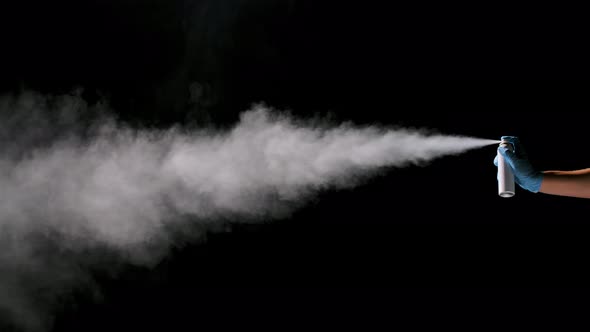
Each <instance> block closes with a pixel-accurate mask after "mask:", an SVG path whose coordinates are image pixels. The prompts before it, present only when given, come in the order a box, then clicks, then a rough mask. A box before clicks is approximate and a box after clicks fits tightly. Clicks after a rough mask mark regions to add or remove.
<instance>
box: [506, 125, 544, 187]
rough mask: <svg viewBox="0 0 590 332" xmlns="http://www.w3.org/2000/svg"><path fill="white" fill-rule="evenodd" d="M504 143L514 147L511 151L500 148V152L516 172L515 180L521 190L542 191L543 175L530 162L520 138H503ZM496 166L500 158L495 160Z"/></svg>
mask: <svg viewBox="0 0 590 332" xmlns="http://www.w3.org/2000/svg"><path fill="white" fill-rule="evenodd" d="M502 140H503V141H507V142H509V143H510V144H512V146H513V147H514V151H510V150H509V149H508V148H506V147H503V146H501V147H499V148H498V151H499V152H500V154H501V155H502V156H504V158H505V160H506V162H507V163H508V165H510V167H511V168H512V171H513V172H514V180H515V182H516V184H518V185H519V186H520V187H521V188H523V189H526V190H528V191H531V192H534V193H537V192H539V190H540V189H541V182H543V173H541V172H539V171H537V170H536V169H535V168H534V167H533V165H531V163H530V162H529V159H528V156H527V154H526V151H525V150H524V147H523V146H522V143H520V140H519V139H518V137H515V136H502ZM494 165H496V166H498V156H496V158H495V159H494Z"/></svg>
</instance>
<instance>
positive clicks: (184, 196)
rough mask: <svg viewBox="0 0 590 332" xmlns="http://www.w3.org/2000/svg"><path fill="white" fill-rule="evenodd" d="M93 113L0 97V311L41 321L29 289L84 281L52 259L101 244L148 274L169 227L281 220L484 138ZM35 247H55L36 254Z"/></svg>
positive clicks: (281, 116)
mask: <svg viewBox="0 0 590 332" xmlns="http://www.w3.org/2000/svg"><path fill="white" fill-rule="evenodd" d="M100 108H101V106H100V105H95V106H88V105H87V104H86V103H85V102H84V101H83V100H82V99H81V98H79V97H76V96H61V97H51V98H50V97H43V96H40V95H36V94H30V93H29V94H24V95H21V96H19V97H11V98H9V97H5V98H4V99H3V100H2V101H0V120H1V121H2V122H1V125H0V129H2V132H3V134H2V135H1V136H0V152H1V153H2V155H0V230H1V233H0V234H1V235H0V240H1V241H2V242H0V266H3V268H2V269H3V270H6V271H2V272H4V273H6V275H7V276H8V275H10V276H11V277H0V311H2V310H4V311H8V312H11V313H12V314H14V315H17V316H19V317H21V320H23V319H26V320H27V321H31V317H30V316H34V315H40V314H41V313H42V310H41V309H40V308H38V307H37V306H32V305H31V304H32V303H34V301H33V300H32V299H31V297H32V296H33V295H32V294H31V293H32V292H31V290H32V289H35V290H37V289H39V288H55V287H56V285H57V286H58V287H57V288H58V289H59V287H62V288H67V285H69V284H72V283H75V282H76V281H77V279H76V275H80V278H83V279H87V276H86V275H84V273H82V271H81V269H80V268H78V267H76V265H75V264H73V263H72V264H69V263H68V262H64V261H62V260H56V259H55V257H56V255H60V252H61V251H66V252H69V253H74V254H75V253H82V252H88V251H92V250H101V248H107V249H109V250H114V251H115V252H120V253H123V255H124V256H125V257H128V258H129V259H130V260H131V262H132V263H134V264H147V265H150V264H154V263H156V262H157V261H158V260H159V259H160V258H161V257H162V255H164V254H165V253H166V249H167V248H169V247H170V246H172V245H173V241H174V240H173V238H172V236H171V234H172V232H173V231H174V230H177V229H182V227H183V226H184V225H183V223H187V222H190V223H199V224H202V225H203V226H207V225H212V226H214V225H215V224H216V223H219V222H221V221H220V220H221V219H223V218H225V217H228V216H229V217H237V218H234V219H241V220H244V221H249V222H251V221H255V220H261V219H268V218H277V217H281V216H284V215H285V214H286V213H289V211H291V210H292V209H293V208H295V207H297V206H298V205H300V204H302V203H301V202H305V201H306V199H309V198H310V197H312V196H313V195H314V193H316V192H318V191H319V190H326V189H338V188H344V187H350V186H354V185H357V184H359V183H360V182H361V181H362V179H363V178H365V177H366V176H368V175H371V174H373V173H375V172H378V171H379V170H381V169H383V168H384V167H405V166H409V165H413V164H424V163H426V162H428V161H430V160H432V159H434V158H438V157H442V156H445V155H453V154H459V153H462V152H464V151H467V150H469V149H474V148H478V147H482V146H485V145H489V144H493V143H497V142H496V141H493V140H484V139H477V138H469V137H457V136H446V135H430V134H428V133H426V132H422V131H416V130H408V129H399V128H398V129H394V128H386V127H378V126H364V127H359V126H355V125H353V124H340V125H331V124H328V123H327V122H322V121H317V120H316V121H312V120H308V121H306V120H298V119H295V118H294V117H292V116H289V115H287V114H285V113H280V112H277V111H273V110H270V109H269V108H267V107H265V106H256V107H254V108H253V109H252V110H250V111H248V112H245V113H243V114H242V116H241V118H240V121H239V123H237V124H236V125H235V126H234V127H233V128H231V129H229V130H225V131H219V130H213V129H200V130H194V131H188V130H185V129H182V128H171V129H168V130H148V129H142V130H138V129H132V128H129V127H127V126H125V125H122V124H120V123H117V122H116V121H114V120H113V119H111V118H108V117H105V116H100V117H97V116H95V115H94V114H95V113H96V111H100ZM102 114H104V113H102ZM90 118H93V119H94V120H91V121H88V119H90ZM186 216H189V217H190V218H186ZM39 238H42V239H43V240H42V241H38V239H39ZM47 243H53V244H52V245H51V248H52V250H55V251H56V252H54V253H52V252H51V251H45V252H42V253H39V251H40V250H41V251H42V249H43V248H46V246H48V244H47ZM52 257H53V258H52ZM56 261H57V262H58V263H55V262H56ZM4 273H2V274H4ZM32 274H34V275H36V276H43V281H42V282H40V281H35V280H34V278H30V276H31V275H32ZM19 278H21V279H19ZM27 278H29V279H30V280H29V279H27ZM78 279H79V278H78ZM23 280H25V281H23ZM80 280H81V279H80ZM50 293H51V292H50ZM49 302H50V301H48V303H49ZM22 317H25V318H22ZM38 326H41V325H38Z"/></svg>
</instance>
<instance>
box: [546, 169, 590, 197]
mask: <svg viewBox="0 0 590 332" xmlns="http://www.w3.org/2000/svg"><path fill="white" fill-rule="evenodd" d="M540 192H542V193H545V194H550V195H559V196H570V197H580V198H590V168H587V169H581V170H576V171H545V172H543V182H541V189H540Z"/></svg>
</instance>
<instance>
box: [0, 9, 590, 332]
mask: <svg viewBox="0 0 590 332" xmlns="http://www.w3.org/2000/svg"><path fill="white" fill-rule="evenodd" d="M213 3H217V5H213ZM219 3H224V4H225V5H219ZM342 3H343V2H338V1H299V0H296V1H274V2H273V1H251V2H247V1H246V2H245V1H225V0H220V1H218V2H213V1H192V2H190V1H184V2H182V1H164V0H160V1H156V0H150V1H147V0H144V1H112V2H109V1H103V2H99V1H90V0H87V1H77V2H74V1H72V2H68V1H52V2H37V1H20V2H19V3H18V4H17V5H13V6H10V7H9V6H8V5H3V6H7V7H6V8H4V9H5V10H1V12H2V15H5V16H6V17H5V18H4V19H3V20H2V24H3V27H2V28H3V31H2V32H3V39H2V43H3V45H2V52H1V53H2V55H1V58H2V62H1V63H0V66H2V67H1V72H2V89H3V92H7V93H12V92H17V91H19V90H21V89H34V90H38V91H41V92H44V93H68V92H70V91H72V90H73V89H75V88H77V87H82V88H83V89H84V92H83V96H84V97H85V98H87V99H88V100H91V101H92V100H96V99H99V98H104V97H106V98H109V100H110V101H111V104H112V105H113V107H114V109H115V111H116V112H117V113H118V115H119V116H120V117H121V119H122V120H123V121H127V122H129V123H132V124H134V125H137V126H150V127H153V126H157V127H166V126H169V125H171V124H173V123H189V122H191V121H200V120H203V121H208V122H211V123H213V124H215V125H221V126H226V125H231V124H232V123H234V121H235V120H236V119H237V117H238V115H239V113H240V112H241V111H243V110H246V109H247V108H248V107H249V106H250V105H251V104H252V103H255V102H260V101H264V102H266V103H267V104H269V105H271V106H273V107H276V108H278V109H290V110H291V111H292V112H293V113H294V114H296V115H298V116H302V117H306V116H311V115H314V114H317V113H320V114H324V115H328V114H331V116H333V117H335V118H336V119H339V120H343V121H348V120H351V121H354V122H355V123H358V124H383V125H392V124H393V125H403V126H410V127H425V128H430V129H434V130H436V131H439V132H441V133H448V134H461V135H471V136H477V137H482V138H493V139H497V138H499V137H500V136H501V135H518V136H520V137H521V139H522V140H523V142H524V143H525V145H526V146H527V150H528V152H529V155H530V157H531V160H532V162H533V163H534V164H535V165H536V166H537V167H538V168H539V169H577V168H585V167H588V165H590V156H589V155H588V153H587V152H586V144H585V141H584V140H585V138H584V137H587V135H586V132H587V127H588V124H587V122H586V121H585V111H586V110H587V109H588V106H589V101H588V82H587V81H574V80H572V79H584V78H587V77H588V76H587V75H588V72H587V66H586V63H585V62H586V60H585V59H584V58H585V55H586V54H584V53H583V50H584V41H585V40H586V37H585V36H584V25H585V24H584V21H583V20H581V19H579V18H578V17H577V16H576V15H575V13H576V12H577V10H576V8H564V9H560V8H555V7H551V8H548V7H543V6H542V5H537V6H535V7H531V6H524V5H523V6H518V5H515V4H506V5H502V4H491V3H490V4H487V5H468V4H460V3H444V4H443V3H440V4H428V3H417V4H414V5H390V6H385V5H384V4H379V3H378V2H371V1H363V2H351V3H350V4H342ZM206 8H214V9H215V10H213V9H210V11H207V10H206ZM230 12H231V13H233V14H232V15H229V14H228V13H230ZM208 15H210V16H208ZM216 15H217V16H216ZM199 20H201V21H203V22H204V23H200V21H199ZM187 22H188V23H187ZM224 22H225V23H224ZM227 22H229V23H227ZM215 28H217V30H215ZM205 31H206V32H205ZM211 31H222V32H218V33H217V34H216V33H213V32H211ZM193 81H199V82H201V83H203V82H205V83H206V84H208V85H209V86H210V87H211V91H212V92H211V95H214V97H211V99H212V100H214V101H213V102H212V103H211V104H210V105H209V106H207V107H206V108H200V109H198V110H196V111H195V110H194V108H192V109H191V108H190V107H189V106H187V105H188V103H189V100H188V98H189V97H188V93H187V89H188V88H187V87H188V85H189V84H190V83H191V82H193ZM494 155H495V148H494V147H488V148H483V149H481V150H477V151H471V152H468V153H466V154H464V155H462V156H458V157H448V158H443V159H440V160H436V161H434V162H433V163H432V164H431V165H429V166H426V167H410V168H406V169H397V170H395V169H392V170H391V171H390V172H387V173H386V174H384V175H382V176H379V177H377V178H374V179H372V180H371V181H369V182H368V183H367V184H365V185H362V186H360V187H358V188H355V189H353V190H347V191H342V192H324V193H322V194H321V195H319V196H318V198H317V199H316V200H314V202H312V203H311V204H310V205H308V206H307V207H305V208H303V209H301V210H299V211H297V212H296V213H295V214H294V215H293V216H292V217H290V218H288V219H284V220H269V221H266V222H264V223H262V224H257V225H240V224H239V223H238V220H236V224H235V227H233V231H232V232H230V233H212V234H210V235H209V236H208V238H207V241H206V243H200V244H195V245H187V246H185V247H182V248H177V249H175V250H173V251H172V252H171V253H170V255H169V256H167V257H166V258H165V259H164V260H163V261H162V262H161V264H159V265H158V266H156V267H155V268H153V269H145V268H138V267H133V266H129V267H125V268H124V269H123V270H121V271H119V272H118V273H117V274H116V275H111V274H109V273H104V274H102V273H101V272H100V271H97V273H96V279H97V281H98V284H99V286H100V288H101V292H102V294H103V295H102V300H100V301H98V302H95V301H94V300H91V299H90V297H87V296H86V295H84V294H83V292H82V294H79V295H75V294H74V295H72V296H71V301H70V302H67V301H66V303H65V304H64V306H63V308H58V314H57V317H56V326H55V329H54V330H55V331H80V330H83V331H95V330H96V331H103V330H107V329H108V330H110V331H123V330H129V329H132V330H135V329H150V328H155V329H156V330H173V331H180V330H191V329H198V328H204V327H205V326H225V324H232V325H234V326H241V328H246V326H248V327H254V326H258V325H265V326H268V327H270V328H273V329H274V330H285V329H287V328H289V327H291V328H294V329H298V330H300V329H302V328H305V329H307V328H310V327H314V326H315V327H322V328H328V329H331V328H340V327H345V326H349V327H350V326H352V327H353V328H354V327H357V329H362V330H367V329H368V330H371V329H373V328H374V327H375V326H377V325H380V324H387V326H391V327H393V326H397V324H398V323H399V318H400V317H405V318H406V319H407V317H408V316H412V315H417V316H418V317H417V318H416V320H415V322H416V324H417V325H415V327H416V326H421V324H434V325H436V324H437V323H436V322H440V324H444V323H448V322H449V320H451V321H452V320H453V319H452V317H455V315H450V316H447V315H445V314H441V317H439V316H435V317H433V316H428V317H430V320H434V323H433V322H432V321H429V320H425V318H424V317H423V316H421V315H420V313H422V312H426V311H427V310H426V309H432V312H444V310H448V311H451V312H454V314H457V312H460V313H461V314H459V315H458V316H460V317H462V316H463V313H465V316H474V315H475V316H477V314H482V313H485V312H490V311H489V308H490V307H493V308H510V309H506V311H505V312H499V313H497V315H498V316H501V317H505V316H506V315H507V312H520V311H521V310H523V309H524V308H525V307H526V308H528V305H529V304H528V303H529V301H531V299H532V302H536V301H537V300H538V301H539V302H542V301H543V300H547V298H548V297H550V295H551V296H553V295H556V294H557V295H559V296H560V298H561V295H563V294H565V293H568V294H572V293H574V294H577V293H578V290H574V288H582V287H586V286H587V283H588V281H587V280H588V277H589V275H588V273H587V272H586V264H587V257H588V252H589V251H588V250H589V249H590V248H589V244H588V241H587V237H588V234H589V231H590V227H589V224H588V221H587V212H588V209H589V205H588V202H587V201H585V200H582V199H574V198H562V197H551V196H546V195H542V194H536V195H535V194H531V193H528V192H525V191H522V190H520V191H518V193H517V195H516V197H514V198H512V199H502V198H499V197H498V196H497V188H496V178H495V176H496V174H495V172H496V170H495V167H494V166H493V164H492V160H493V157H494ZM562 288H569V289H570V290H569V291H564V290H559V289H562ZM459 289H462V290H461V291H459ZM469 289H471V290H469ZM525 289H526V290H525ZM519 299H526V303H527V304H521V302H520V300H519ZM523 301H524V300H523ZM482 302H484V303H485V304H482ZM548 302H552V301H548ZM451 303H453V304H451ZM457 303H459V305H458V306H457V312H455V311H454V309H453V308H455V306H454V305H456V304H457ZM472 304H473V305H472ZM482 306H483V307H485V308H486V309H482V310H479V309H480V308H483V307H482ZM491 312H495V311H491ZM515 315H519V314H515ZM445 317H446V318H445ZM449 317H451V318H449ZM410 320H411V319H410ZM318 321H319V322H318ZM461 321H462V320H461ZM487 322H488V321H487V320H485V319H483V318H482V320H479V323H475V324H483V325H485V326H487ZM355 324H358V326H357V325H355ZM467 325H468V324H467ZM478 326H480V325H473V326H472V327H478Z"/></svg>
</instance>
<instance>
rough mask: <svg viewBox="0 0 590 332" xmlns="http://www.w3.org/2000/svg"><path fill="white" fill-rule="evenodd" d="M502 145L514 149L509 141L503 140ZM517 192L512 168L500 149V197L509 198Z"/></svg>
mask: <svg viewBox="0 0 590 332" xmlns="http://www.w3.org/2000/svg"><path fill="white" fill-rule="evenodd" d="M500 146H501V147H505V148H507V149H508V150H510V151H514V147H513V146H512V144H511V143H510V142H508V141H501V142H500ZM515 193H516V191H515V188H514V173H513V172H512V168H511V167H510V165H508V163H507V162H506V160H505V159H504V156H502V154H500V151H498V194H499V195H500V197H504V198H509V197H512V196H514V194H515Z"/></svg>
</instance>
